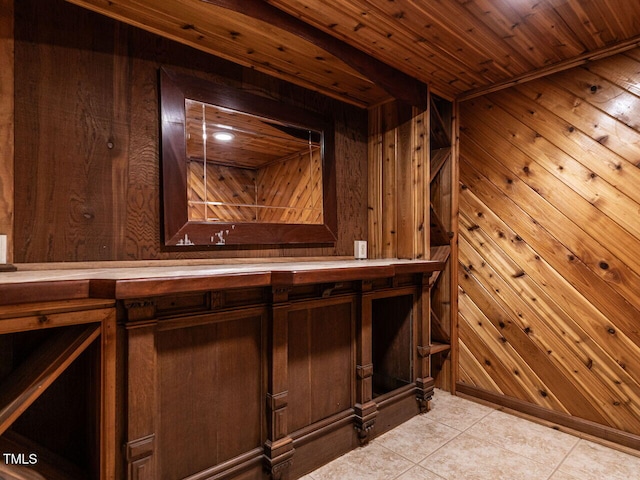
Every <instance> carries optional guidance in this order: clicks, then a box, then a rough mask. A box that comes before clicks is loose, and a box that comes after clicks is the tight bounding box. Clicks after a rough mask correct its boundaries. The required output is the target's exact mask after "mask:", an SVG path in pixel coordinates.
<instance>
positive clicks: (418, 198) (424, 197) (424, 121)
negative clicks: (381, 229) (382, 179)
mask: <svg viewBox="0 0 640 480" xmlns="http://www.w3.org/2000/svg"><path fill="white" fill-rule="evenodd" d="M411 124H412V132H411V134H412V137H411V154H412V157H411V158H412V163H411V167H412V168H411V171H412V172H413V175H412V177H413V178H412V182H411V184H412V185H413V188H412V192H413V197H412V205H413V209H414V219H413V225H412V226H413V236H414V249H413V254H412V256H411V257H409V258H415V259H426V258H431V253H430V248H429V247H430V229H429V228H428V225H429V205H428V199H429V179H430V178H431V170H430V151H429V128H430V119H429V110H428V109H427V110H424V111H419V110H418V109H416V108H414V109H413V114H412V116H411Z"/></svg>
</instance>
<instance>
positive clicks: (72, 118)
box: [0, 0, 367, 262]
mask: <svg viewBox="0 0 640 480" xmlns="http://www.w3.org/2000/svg"><path fill="white" fill-rule="evenodd" d="M44 10H46V11H47V15H46V16H43V15H42V14H41V12H42V11H44ZM3 13H4V10H3ZM15 43H16V48H15V52H16V58H17V62H16V65H17V69H16V92H15V99H16V125H17V127H19V128H17V130H16V158H17V161H16V166H17V170H16V174H15V184H16V192H17V193H16V194H15V196H14V195H13V194H11V197H12V198H13V199H14V202H15V210H16V216H15V218H16V228H15V235H14V237H15V240H16V241H15V245H16V246H17V247H16V256H15V261H16V262H52V261H92V260H146V259H170V258H220V257H252V256H253V257H274V256H300V257H303V256H324V255H352V254H353V240H355V239H363V238H366V231H367V225H366V221H367V220H366V215H367V213H366V168H367V167H366V165H367V164H366V161H367V160H366V147H367V144H366V141H367V139H366V122H367V120H366V111H365V110H362V109H359V108H357V107H353V106H350V105H346V104H343V103H340V102H338V101H335V100H331V99H328V98H327V97H324V96H322V95H320V94H318V93H315V92H310V91H307V90H304V89H302V88H299V87H296V86H294V85H291V84H286V83H284V82H282V81H280V80H277V79H274V78H271V77H267V76H266V75H264V74H260V73H258V72H252V71H250V69H247V68H243V67H241V66H239V65H237V64H233V63H230V62H227V61H224V60H222V59H219V58H215V57H212V56H210V55H207V54H205V53H202V52H199V51H196V50H193V49H190V48H188V47H185V46H183V45H178V44H176V43H173V42H171V41H169V40H166V39H162V38H160V37H157V36H154V35H152V34H150V33H146V32H143V31H140V30H138V29H136V28H133V27H129V26H126V25H124V24H119V23H117V22H115V21H112V20H109V19H106V18H104V17H101V16H100V15H97V14H95V13H92V12H89V11H86V10H84V9H81V8H79V7H76V6H73V5H70V4H68V3H67V2H64V1H62V0H54V1H53V3H52V2H44V1H43V0H25V1H21V2H16V42H15ZM161 65H168V66H171V67H173V68H176V69H178V70H182V71H184V72H185V73H189V74H193V75H199V76H201V77H206V78H207V79H210V80H212V81H213V82H215V83H221V84H226V85H231V86H234V87H238V88H244V89H248V90H251V91H253V92H254V93H258V94H263V95H266V96H269V97H271V98H275V99H282V100H283V101H284V102H287V103H291V104H292V105H294V106H297V107H303V108H307V109H310V110H312V111H317V112H319V114H320V115H323V116H326V117H328V118H331V117H332V118H333V119H334V121H335V125H336V130H335V137H336V177H337V195H338V198H337V202H338V240H337V242H336V245H335V247H308V248H307V247H295V248H287V247H284V248H263V247H260V246H258V245H256V246H254V247H253V248H250V249H249V248H243V249H234V248H215V249H208V250H206V251H200V252H198V251H189V252H187V251H178V252H176V251H167V250H164V249H163V248H162V242H161V239H160V235H161V231H162V229H161V225H160V222H161V215H160V169H159V167H160V149H159V126H158V90H157V89H158V68H159V67H160V66H161ZM5 73H6V70H4V69H3V71H2V74H3V75H4V74H5ZM12 84H13V83H12ZM2 98H3V100H2V101H5V100H4V99H5V98H11V96H10V95H9V96H6V97H5V95H3V96H2ZM6 145H9V144H6ZM1 148H5V144H4V143H3V145H2V147H1ZM3 158H4V157H3ZM3 165H4V163H3ZM3 168H4V167H3ZM0 178H2V180H3V181H4V179H5V178H9V177H7V176H6V175H4V174H3V175H2V176H1V177H0ZM2 195H4V191H3V194H2ZM3 198H4V197H3Z"/></svg>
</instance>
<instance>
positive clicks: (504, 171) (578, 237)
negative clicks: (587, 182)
mask: <svg viewBox="0 0 640 480" xmlns="http://www.w3.org/2000/svg"><path fill="white" fill-rule="evenodd" d="M484 134H485V133H484V132H482V129H481V128H478V129H474V130H471V129H469V130H467V131H466V132H465V141H467V142H468V145H469V146H470V147H471V146H474V148H475V150H474V156H475V157H476V158H478V159H482V165H481V169H482V170H483V172H484V173H485V175H486V176H488V178H494V180H493V182H494V184H495V185H498V186H501V188H502V190H503V191H504V192H506V193H507V194H509V195H510V196H511V197H512V198H517V199H518V203H519V205H520V207H521V208H523V209H524V210H525V211H526V212H527V213H528V214H529V215H531V216H532V217H533V218H541V219H545V221H540V223H541V224H542V225H543V226H544V228H545V229H546V230H547V231H548V232H550V234H552V235H554V236H555V238H562V242H563V244H564V245H565V246H566V247H567V248H568V249H569V250H571V251H572V252H574V254H575V255H576V256H577V257H578V258H580V259H581V260H582V261H583V262H584V263H585V265H587V266H588V267H589V269H590V270H591V271H592V272H593V273H594V274H596V275H598V276H599V277H601V279H602V280H603V281H605V282H606V283H607V285H609V286H610V287H612V288H613V289H614V290H616V291H618V292H620V293H621V294H622V295H624V297H625V299H626V300H627V301H629V302H630V303H632V304H633V305H634V306H636V308H637V306H638V303H637V290H636V289H635V287H634V285H635V283H636V282H637V274H636V272H635V271H634V270H632V269H631V268H630V267H634V266H635V264H636V263H637V262H636V261H635V260H634V258H633V257H632V256H630V255H631V251H630V250H632V249H633V248H634V245H635V244H636V243H637V242H636V241H635V239H634V238H633V237H632V236H630V235H629V234H628V233H625V232H624V231H623V230H622V229H620V228H619V227H617V228H616V224H615V223H614V222H612V221H611V220H610V219H609V218H608V217H604V216H594V214H593V213H591V212H590V210H591V211H593V208H594V207H592V206H591V205H590V204H588V203H587V202H585V201H584V200H583V199H582V198H581V197H579V196H578V195H577V194H575V193H574V192H573V191H572V190H570V189H569V188H567V187H564V186H562V185H557V184H556V186H554V188H547V187H546V186H545V185H544V184H543V183H541V180H540V179H539V177H538V176H537V175H536V174H535V173H536V172H537V170H534V169H533V167H532V165H531V164H529V166H528V167H527V168H528V171H527V172H523V170H522V169H521V168H520V167H519V165H521V164H523V163H526V162H528V158H527V157H525V156H524V155H523V154H522V152H520V151H519V150H517V149H515V148H511V147H510V146H508V147H506V148H505V145H504V142H503V144H502V145H500V144H498V143H496V142H495V141H489V142H487V143H489V145H486V148H489V149H491V150H492V151H494V152H500V153H499V155H502V153H503V152H504V153H507V152H508V154H509V157H510V158H511V159H513V162H511V163H510V164H508V165H505V164H501V163H500V162H497V161H496V160H495V159H494V158H493V157H492V156H491V155H489V154H488V153H486V151H485V150H484V149H480V148H477V145H478V144H477V141H478V135H480V136H483V135H484ZM567 205H572V206H577V207H584V208H566V206H567ZM603 229H605V230H603ZM610 233H614V235H615V234H619V236H615V237H612V236H611V235H610ZM621 240H622V242H621ZM627 240H628V242H627ZM620 243H622V246H619V245H620ZM625 250H626V252H625ZM614 254H615V255H614ZM603 267H604V268H603Z"/></svg>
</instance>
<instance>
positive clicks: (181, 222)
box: [160, 68, 338, 246]
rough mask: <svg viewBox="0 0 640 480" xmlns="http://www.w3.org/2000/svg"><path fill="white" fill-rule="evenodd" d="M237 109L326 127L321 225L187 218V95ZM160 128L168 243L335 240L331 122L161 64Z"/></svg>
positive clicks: (306, 125)
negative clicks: (213, 220)
mask: <svg viewBox="0 0 640 480" xmlns="http://www.w3.org/2000/svg"><path fill="white" fill-rule="evenodd" d="M186 98H189V99H192V100H197V101H201V102H205V103H209V104H213V105H219V106H222V107H225V108H230V109H233V110H238V111H242V112H246V113H250V114H254V115H258V116H261V117H265V118H272V119H274V120H278V121H280V122H283V123H285V124H288V125H292V126H297V127H301V128H305V129H310V130H315V131H319V132H322V157H323V160H322V182H323V185H322V190H323V218H324V224H323V225H303V224H282V223H270V224H260V223H242V222H235V223H231V222H215V223H214V222H202V221H189V218H188V212H187V208H188V207H187V162H186V140H185V108H184V105H185V99H186ZM160 113H161V128H162V132H161V133H162V198H163V212H164V244H165V246H177V245H183V244H184V243H185V242H184V240H185V238H186V237H185V236H187V237H188V239H189V241H190V242H186V243H187V244H188V245H189V246H209V245H221V243H218V242H216V241H211V239H212V238H216V239H218V234H219V233H221V232H224V234H223V237H224V245H279V244H334V243H335V241H336V239H337V237H336V232H337V223H338V222H337V200H336V168H335V140H334V128H333V124H332V122H330V121H328V120H326V119H325V118H322V116H321V115H319V114H317V113H315V112H311V111H307V110H304V109H301V108H296V107H293V106H289V105H285V104H283V103H280V102H277V101H274V100H271V99H268V98H264V97H261V96H258V95H254V94H251V93H248V92H245V91H242V90H239V89H236V88H232V87H229V86H225V85H217V84H214V83H212V82H209V81H207V80H204V79H201V78H196V77H192V76H189V75H185V74H181V73H178V72H175V71H170V70H167V69H164V68H162V69H161V70H160Z"/></svg>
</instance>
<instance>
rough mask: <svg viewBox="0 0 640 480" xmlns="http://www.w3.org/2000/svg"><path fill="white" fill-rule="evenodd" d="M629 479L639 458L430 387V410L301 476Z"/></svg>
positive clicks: (638, 475)
mask: <svg viewBox="0 0 640 480" xmlns="http://www.w3.org/2000/svg"><path fill="white" fill-rule="evenodd" d="M391 479H397V480H444V479H447V480H453V479H456V480H459V479H468V480H618V479H619V480H634V479H640V458H639V457H636V456H634V455H630V454H628V453H623V452H621V451H619V450H614V449H611V448H608V447H605V446H602V445H600V444H598V443H594V442H592V441H589V440H586V439H581V438H579V437H576V436H573V435H570V434H568V433H564V432H560V431H558V430H555V429H553V428H550V427H546V426H543V425H540V424H537V423H533V422H531V421H528V420H525V419H523V418H520V417H517V416H514V415H510V414H508V413H504V412H502V411H500V410H497V409H494V408H491V407H488V406H485V405H481V404H478V403H475V402H472V401H469V400H465V399H462V398H460V397H455V396H452V395H450V394H448V393H447V392H442V391H440V390H436V392H435V394H434V398H433V401H432V408H431V411H429V412H428V413H426V414H424V415H420V416H417V417H414V418H412V419H411V420H409V421H408V422H406V423H404V424H402V425H400V426H399V427H397V428H395V429H394V430H391V431H389V432H387V433H385V434H384V435H381V436H380V437H378V438H376V439H374V440H373V441H371V442H370V443H369V445H367V446H365V447H362V448H358V449H356V450H353V451H351V452H349V453H347V454H346V455H343V456H342V457H340V458H338V459H336V460H334V461H333V462H331V463H329V464H327V465H324V466H323V467H321V468H319V469H317V470H315V471H313V472H311V473H310V474H308V475H306V476H305V477H303V480H391Z"/></svg>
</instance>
